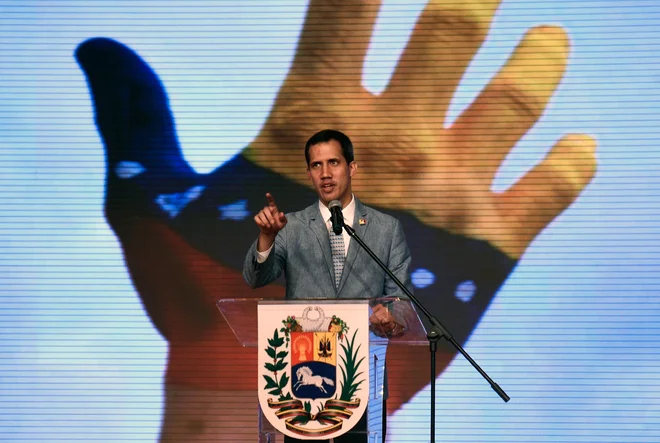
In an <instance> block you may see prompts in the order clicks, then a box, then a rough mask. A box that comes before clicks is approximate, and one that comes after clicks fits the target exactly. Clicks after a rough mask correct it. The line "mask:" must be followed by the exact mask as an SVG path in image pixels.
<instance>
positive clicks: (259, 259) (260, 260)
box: [255, 243, 275, 263]
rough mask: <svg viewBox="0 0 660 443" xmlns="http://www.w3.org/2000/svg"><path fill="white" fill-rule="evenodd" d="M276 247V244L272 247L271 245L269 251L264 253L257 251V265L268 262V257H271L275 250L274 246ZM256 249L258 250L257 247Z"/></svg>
mask: <svg viewBox="0 0 660 443" xmlns="http://www.w3.org/2000/svg"><path fill="white" fill-rule="evenodd" d="M274 245H275V243H273V244H272V245H270V248H268V249H267V250H265V251H264V252H259V251H257V263H263V262H265V261H266V259H267V258H268V256H269V255H270V251H272V250H273V246H274ZM256 248H257V247H256V246H255V249H256Z"/></svg>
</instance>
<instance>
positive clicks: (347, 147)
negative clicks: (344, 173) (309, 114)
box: [305, 129, 355, 166]
mask: <svg viewBox="0 0 660 443" xmlns="http://www.w3.org/2000/svg"><path fill="white" fill-rule="evenodd" d="M330 140H336V141H338V142H339V144H340V145H341V153H342V154H343V155H344V158H345V159H346V163H348V164H350V163H351V162H353V161H354V160H355V154H354V153H353V143H352V142H351V139H350V138H348V135H346V134H344V133H343V132H339V131H335V130H334V129H324V130H323V131H319V132H317V133H316V134H314V135H312V136H311V137H310V138H309V140H307V143H306V144H305V160H306V161H307V166H309V148H311V147H312V146H314V145H318V144H319V143H327V142H329V141H330Z"/></svg>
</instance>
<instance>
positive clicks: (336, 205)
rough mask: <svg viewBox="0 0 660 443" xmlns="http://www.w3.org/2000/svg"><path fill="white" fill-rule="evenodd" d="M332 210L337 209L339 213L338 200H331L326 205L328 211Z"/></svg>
mask: <svg viewBox="0 0 660 443" xmlns="http://www.w3.org/2000/svg"><path fill="white" fill-rule="evenodd" d="M332 208H339V210H340V211H341V202H340V201H339V200H332V201H331V202H330V203H328V209H330V210H332Z"/></svg>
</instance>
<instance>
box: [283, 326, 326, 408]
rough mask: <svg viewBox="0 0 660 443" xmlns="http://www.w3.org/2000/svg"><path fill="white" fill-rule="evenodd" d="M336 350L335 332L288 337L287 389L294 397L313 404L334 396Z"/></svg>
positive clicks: (299, 333)
mask: <svg viewBox="0 0 660 443" xmlns="http://www.w3.org/2000/svg"><path fill="white" fill-rule="evenodd" d="M336 349H337V333H336V332H294V333H292V334H291V352H292V354H291V374H292V377H291V379H292V386H291V388H292V391H293V395H294V396H295V397H297V398H301V399H311V400H316V399H317V398H332V396H334V395H335V392H336V378H337V357H336V355H337V354H336Z"/></svg>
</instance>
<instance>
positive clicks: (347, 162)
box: [243, 130, 412, 442]
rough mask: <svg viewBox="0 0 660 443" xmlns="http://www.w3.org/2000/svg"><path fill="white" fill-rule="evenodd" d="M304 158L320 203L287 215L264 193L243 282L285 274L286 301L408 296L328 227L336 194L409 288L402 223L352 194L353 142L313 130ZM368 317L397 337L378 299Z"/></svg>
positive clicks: (348, 218) (397, 327) (348, 217)
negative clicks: (257, 233)
mask: <svg viewBox="0 0 660 443" xmlns="http://www.w3.org/2000/svg"><path fill="white" fill-rule="evenodd" d="M305 159H306V161H307V175H308V177H309V179H310V180H311V182H312V185H313V186H314V189H315V190H316V192H317V193H318V196H319V201H318V202H316V203H314V204H312V205H311V206H309V207H308V208H306V209H303V210H302V211H299V212H294V213H290V214H288V215H285V214H284V213H283V212H281V211H280V210H279V209H278V207H277V205H276V204H275V199H274V198H273V196H272V195H271V194H266V199H267V205H266V206H265V207H264V208H263V209H262V210H261V211H259V213H258V214H257V215H256V216H255V217H254V220H255V223H256V224H257V226H258V227H259V230H260V232H259V237H258V238H257V240H256V241H255V242H254V244H253V245H252V246H251V247H250V250H249V251H248V254H247V256H246V258H245V263H244V266H243V277H244V279H245V281H246V282H247V283H248V284H249V285H250V286H251V287H253V288H258V287H260V286H264V285H267V284H269V283H271V282H273V281H274V280H276V279H277V278H279V276H280V275H281V274H282V273H283V272H284V275H285V277H286V297H287V298H288V299H311V298H318V299H335V298H344V299H355V298H378V297H382V296H394V297H402V298H405V294H404V293H403V291H401V289H400V288H399V287H398V286H397V285H396V284H395V283H394V282H393V281H392V279H391V278H390V277H389V276H388V275H387V274H386V273H385V272H384V271H383V270H382V269H381V268H380V267H379V266H378V264H377V263H376V262H375V261H374V260H373V259H372V258H371V257H370V256H369V255H368V254H367V253H366V252H365V251H364V250H363V249H362V248H361V247H360V245H359V244H357V242H355V241H351V238H350V236H349V235H348V234H347V233H346V230H343V232H342V233H341V234H339V235H335V234H334V233H333V232H332V231H331V230H330V228H331V222H330V219H331V212H330V209H328V204H329V203H330V202H331V201H333V200H338V201H339V202H341V207H342V214H343V217H344V220H345V222H346V224H347V225H349V226H352V227H353V228H354V229H355V231H356V233H357V235H358V236H359V237H360V238H361V239H363V240H364V242H365V243H366V244H367V245H368V246H369V247H370V248H371V249H372V250H373V251H374V253H375V254H376V255H377V256H378V257H379V258H380V260H381V261H382V262H383V263H385V264H386V265H387V267H388V268H389V269H390V270H391V271H392V272H393V273H394V275H395V276H396V277H397V278H398V279H399V280H400V281H401V282H403V283H404V284H405V285H406V287H407V288H408V290H410V291H412V283H411V279H410V261H411V257H410V251H409V249H408V244H407V243H406V238H405V235H404V233H403V229H402V227H401V224H400V223H399V221H398V220H397V219H395V218H393V217H391V216H389V215H386V214H383V213H382V212H379V211H376V210H374V209H372V208H370V207H368V206H365V205H363V204H362V203H361V202H360V201H359V200H358V199H357V198H355V197H354V196H353V192H352V189H351V178H352V177H353V176H354V175H355V174H356V173H357V169H358V167H357V163H356V162H355V160H354V154H353V145H352V143H351V140H350V139H349V138H348V136H346V135H345V134H343V133H341V132H339V131H334V130H324V131H321V132H318V133H316V134H314V135H313V136H312V137H311V138H310V139H309V140H308V141H307V144H306V145H305ZM370 322H371V328H372V330H373V331H374V332H375V333H377V334H379V335H397V334H398V333H401V332H402V331H403V326H402V325H401V321H397V318H395V316H394V315H392V313H390V311H389V310H388V309H387V308H385V307H384V306H383V305H381V304H377V305H376V306H374V307H373V314H372V316H371V318H370ZM365 417H366V414H365ZM365 422H366V420H365ZM359 426H360V425H359V424H358V426H356V428H357V427H359ZM365 428H366V425H365ZM350 438H351V436H350V433H348V434H345V435H344V436H342V437H339V438H337V439H335V441H337V442H339V441H342V442H348V441H351V442H352V441H358V440H349V439H350ZM287 441H295V440H293V439H289V440H287ZM364 441H366V440H364Z"/></svg>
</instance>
